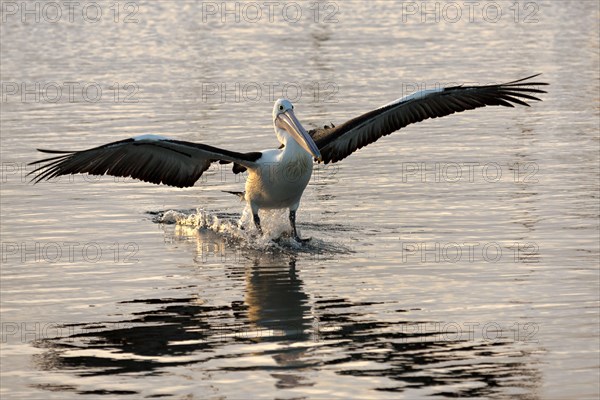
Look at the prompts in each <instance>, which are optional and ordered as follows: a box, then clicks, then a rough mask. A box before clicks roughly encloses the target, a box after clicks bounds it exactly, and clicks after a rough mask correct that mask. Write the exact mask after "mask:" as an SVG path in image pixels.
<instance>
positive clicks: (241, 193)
mask: <svg viewBox="0 0 600 400" xmlns="http://www.w3.org/2000/svg"><path fill="white" fill-rule="evenodd" d="M221 191H222V192H224V193H231V194H235V195H236V196H238V197H239V198H240V199H241V201H244V200H246V192H230V191H229V190H221Z"/></svg>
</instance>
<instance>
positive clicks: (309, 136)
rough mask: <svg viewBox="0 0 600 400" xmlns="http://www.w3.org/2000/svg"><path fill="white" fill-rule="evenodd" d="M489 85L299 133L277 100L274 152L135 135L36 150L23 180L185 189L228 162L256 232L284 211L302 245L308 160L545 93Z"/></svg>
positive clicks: (417, 96) (404, 102)
mask: <svg viewBox="0 0 600 400" xmlns="http://www.w3.org/2000/svg"><path fill="white" fill-rule="evenodd" d="M538 75H540V74H536V75H532V76H529V77H527V78H523V79H519V80H516V81H512V82H507V83H503V84H493V85H476V86H464V85H460V86H452V87H445V88H444V87H438V88H435V89H428V90H422V91H419V92H416V93H413V94H411V95H408V96H405V97H402V98H400V99H397V100H395V101H392V102H391V103H388V104H386V105H384V106H382V107H379V108H377V109H375V110H372V111H369V112H367V113H365V114H362V115H360V116H358V117H356V118H353V119H350V120H349V121H347V122H345V123H343V124H341V125H338V126H333V125H332V126H325V127H324V128H320V129H314V130H311V131H310V132H307V131H306V129H305V128H304V127H303V126H302V124H301V123H300V121H299V120H298V119H297V118H296V115H295V113H294V106H293V105H292V103H291V102H289V101H288V100H286V99H279V100H277V101H276V102H275V105H274V107H273V126H274V128H275V134H276V135H277V139H278V140H279V142H280V143H281V146H280V147H279V148H278V149H269V150H263V151H260V152H250V153H239V152H235V151H229V150H225V149H221V148H218V147H213V146H209V145H206V144H200V143H191V142H186V141H183V140H177V139H171V138H167V137H163V136H158V135H142V136H137V137H133V138H129V139H124V140H120V141H117V142H112V143H108V144H105V145H103V146H99V147H94V148H92V149H88V150H81V151H62V150H43V149H38V150H39V151H41V152H43V153H50V154H55V156H52V157H50V158H46V159H43V160H39V161H35V162H32V163H30V165H31V164H38V163H41V166H39V167H37V168H36V169H34V170H33V171H31V172H30V173H29V175H32V174H33V178H32V181H34V183H38V182H40V181H42V180H48V179H51V178H54V177H57V176H60V175H67V174H77V173H88V174H91V175H105V174H107V175H112V176H117V177H132V178H135V179H139V180H142V181H145V182H150V183H154V184H164V185H169V186H175V187H190V186H193V185H194V183H195V182H196V181H197V180H198V179H199V178H200V177H201V176H202V173H203V172H204V171H206V170H207V169H208V168H209V167H210V165H211V163H213V162H219V163H221V164H227V163H233V172H234V173H240V172H243V171H246V170H247V171H248V178H247V180H246V186H245V192H232V193H237V194H239V195H240V197H242V199H243V200H245V201H246V203H247V204H248V206H249V208H250V210H251V211H252V216H253V219H254V225H255V226H256V228H257V230H258V232H259V233H262V231H261V227H260V218H259V210H261V209H282V208H287V209H289V221H290V226H291V229H292V236H293V238H294V239H295V240H297V241H298V242H303V240H302V239H300V236H299V235H298V231H297V229H296V211H297V210H298V207H299V206H300V199H301V198H302V194H303V192H304V189H305V188H306V186H307V184H308V182H309V180H310V177H311V174H312V169H313V160H316V161H318V162H323V163H325V164H328V163H335V162H338V161H341V160H343V159H344V158H346V157H348V156H349V155H350V154H352V153H354V152H355V151H357V150H358V149H360V148H362V147H364V146H366V145H368V144H370V143H373V142H375V141H377V140H378V139H379V138H381V137H382V136H386V135H389V134H391V133H393V132H395V131H397V130H399V129H401V128H404V127H406V126H407V125H409V124H414V123H417V122H420V121H423V120H426V119H429V118H439V117H444V116H446V115H450V114H454V113H457V112H462V111H465V110H472V109H475V108H480V107H485V106H504V107H514V105H513V104H518V105H522V106H529V104H528V103H527V102H526V100H536V101H541V99H539V98H537V97H535V96H534V95H533V94H537V93H546V92H545V91H544V90H541V89H539V88H537V86H541V85H547V83H544V82H532V81H531V80H530V79H532V78H534V77H536V76H538Z"/></svg>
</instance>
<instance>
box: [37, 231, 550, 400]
mask: <svg viewBox="0 0 600 400" xmlns="http://www.w3.org/2000/svg"><path fill="white" fill-rule="evenodd" d="M167 237H168V238H169V239H170V240H172V241H173V242H175V243H174V245H177V246H178V247H184V248H186V246H185V245H184V246H181V245H182V243H187V245H189V248H190V249H191V252H192V253H194V256H195V260H196V261H195V263H194V264H191V266H190V267H189V275H190V276H191V277H193V278H197V279H194V280H195V281H194V283H195V285H190V286H188V287H185V288H178V289H179V292H182V291H184V292H186V294H187V295H186V296H182V297H179V298H158V299H152V298H151V299H133V300H130V301H127V302H123V303H122V304H121V307H126V306H127V305H128V304H134V303H135V305H136V306H138V307H139V306H145V307H146V310H145V311H141V312H133V313H131V318H129V319H126V320H123V321H119V323H118V324H114V323H106V322H98V323H96V324H89V325H81V326H80V327H79V329H78V330H79V331H80V332H78V333H75V334H71V335H68V336H65V337H59V338H53V339H45V340H42V341H40V342H37V343H35V345H36V346H38V347H42V348H46V349H47V350H46V351H45V352H44V353H42V354H41V355H39V356H35V357H34V361H35V364H36V365H37V367H38V368H39V369H41V370H54V371H56V370H58V371H63V372H66V373H71V374H74V375H77V376H101V375H109V376H114V375H122V374H130V373H145V374H153V375H155V374H157V373H160V372H161V371H162V370H164V369H165V368H167V367H173V366H180V365H195V368H193V369H191V370H193V371H198V370H200V371H201V370H203V366H202V365H203V364H205V363H210V369H211V370H212V371H215V370H218V371H220V372H221V373H224V374H228V373H232V374H235V372H248V371H252V372H256V373H261V372H263V373H268V374H269V375H270V376H271V377H272V378H275V379H276V381H275V386H276V387H277V388H279V389H288V388H296V387H305V386H312V385H316V384H317V383H318V382H316V381H315V377H317V376H318V375H317V374H315V372H319V371H321V370H323V369H327V370H329V371H331V370H333V371H335V373H336V374H337V375H338V376H340V378H341V377H369V378H370V379H374V380H369V381H366V382H365V384H367V385H373V387H372V390H374V392H373V393H374V395H375V393H377V392H379V393H381V394H382V395H383V397H385V393H386V392H398V393H403V392H407V391H410V392H408V393H413V394H414V393H415V391H419V390H423V392H421V393H433V394H436V395H440V396H452V397H454V396H461V397H494V396H502V395H503V394H506V393H507V391H510V392H511V393H515V394H519V395H521V396H523V397H528V398H532V397H536V390H537V387H538V386H539V382H540V373H539V371H538V369H537V367H536V361H535V360H536V353H538V352H539V351H540V349H539V345H537V344H528V343H516V342H515V341H511V340H497V341H483V340H477V339H474V340H473V339H471V340H464V339H463V340H448V339H444V337H445V336H444V334H445V333H444V332H441V331H439V329H440V326H442V325H440V324H439V323H436V321H429V322H430V324H429V327H430V328H429V329H428V330H426V331H422V330H415V329H414V326H416V324H417V322H415V321H411V320H409V318H407V316H409V315H411V313H415V311H411V310H397V311H398V312H397V313H395V315H391V316H390V313H389V312H388V313H384V314H387V316H385V318H386V320H377V319H375V317H374V316H375V315H382V314H381V313H378V312H376V310H377V309H378V307H381V306H384V307H385V308H386V309H390V307H392V305H390V304H382V303H375V302H360V303H359V302H353V301H351V300H349V299H345V298H334V297H331V296H329V297H325V296H323V295H322V294H320V293H312V294H310V295H309V294H307V293H306V288H305V285H304V283H303V281H302V279H301V274H299V271H300V272H301V271H302V269H304V268H307V269H309V268H311V267H310V264H308V263H305V262H302V261H300V262H299V261H298V260H301V258H300V255H298V254H291V252H286V251H270V252H266V251H259V250H254V251H250V250H248V251H246V252H244V253H243V254H244V255H243V256H241V257H238V258H237V260H236V261H237V262H236V263H225V264H223V263H222V262H221V261H218V262H216V263H215V265H214V266H215V268H213V265H211V261H210V260H209V259H208V258H207V257H206V254H202V255H200V254H198V253H200V252H204V251H205V249H206V248H208V247H211V246H212V247H211V248H213V249H217V248H219V249H222V250H223V251H230V250H231V246H232V245H231V244H228V243H227V241H226V240H225V239H224V238H223V237H222V236H220V235H219V234H217V233H215V232H211V231H200V232H198V230H195V232H193V233H191V232H185V229H184V230H183V231H182V229H180V228H175V229H173V230H172V231H171V232H167ZM221 246H225V247H221ZM228 247H229V249H228ZM299 264H300V265H302V269H300V268H299V266H298V265H299ZM223 265H224V268H223ZM194 269H195V270H194ZM211 271H219V273H221V274H223V273H225V274H226V276H227V278H224V279H225V280H228V281H229V283H228V285H229V286H232V287H233V289H231V290H232V292H231V293H229V294H223V293H222V294H221V296H219V297H218V298H216V296H213V297H215V298H210V297H208V296H209V295H211V289H210V285H211V282H212V280H210V279H206V276H204V275H202V274H204V273H209V274H210V273H216V272H211ZM312 272H314V271H312ZM195 273H198V274H199V276H197V277H195V276H194V275H195ZM203 278H204V279H203ZM239 284H242V285H243V288H244V289H243V290H244V293H243V294H241V293H239V290H240V289H239V288H240V287H242V286H240V285H239ZM212 290H222V289H220V288H216V289H212ZM240 295H241V297H240ZM227 296H230V297H231V298H235V297H238V298H239V300H234V301H231V302H229V303H225V304H216V301H218V299H223V298H227ZM398 296H399V297H401V294H398ZM392 314H394V313H392ZM416 314H419V315H420V314H421V313H420V312H419V310H417V311H416ZM381 318H384V317H381ZM114 326H116V328H114V329H113V327H114ZM436 327H437V328H436ZM436 329H438V331H436ZM90 350H95V352H92V353H90ZM67 351H68V353H69V354H68V355H66V352H67ZM90 354H93V355H90ZM265 357H267V358H270V359H272V360H273V363H266V365H265V361H264V359H265ZM232 359H233V360H236V362H235V363H232V362H231V360H232ZM238 361H240V362H238ZM197 373H198V374H200V372H197ZM96 384H97V383H96ZM106 384H107V385H110V381H107V382H106ZM319 384H320V385H326V383H322V382H319ZM212 386H214V385H212ZM212 386H211V387H212ZM51 390H55V391H56V390H59V391H60V390H65V391H67V390H69V391H76V392H77V393H89V391H87V392H86V391H85V390H83V389H79V388H75V387H56V386H55V387H52V388H51ZM103 393H104V394H106V393H112V392H110V390H109V389H105V390H104V392H103Z"/></svg>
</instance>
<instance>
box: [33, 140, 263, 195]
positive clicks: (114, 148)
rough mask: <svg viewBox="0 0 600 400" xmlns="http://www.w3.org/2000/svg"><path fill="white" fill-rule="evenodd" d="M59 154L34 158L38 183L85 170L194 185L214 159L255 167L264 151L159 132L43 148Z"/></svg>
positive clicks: (35, 179)
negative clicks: (81, 146)
mask: <svg viewBox="0 0 600 400" xmlns="http://www.w3.org/2000/svg"><path fill="white" fill-rule="evenodd" d="M38 150H39V151H41V152H43V153H51V154H60V155H58V156H55V157H51V158H46V159H44V160H40V161H35V162H32V163H30V165H31V164H38V163H42V165H41V166H40V167H38V168H36V169H35V170H33V171H32V172H30V173H29V174H28V175H32V174H33V175H34V176H33V179H32V180H33V181H35V183H37V182H39V181H41V180H44V179H46V180H47V179H51V178H54V177H56V176H60V175H69V174H77V173H85V172H87V173H88V174H91V175H105V174H106V175H112V176H121V177H132V178H135V179H139V180H142V181H145V182H151V183H155V184H161V183H162V184H165V185H169V186H176V187H188V186H193V185H194V183H195V182H196V181H197V180H198V179H199V178H200V176H202V173H203V172H204V171H206V170H207V169H208V168H209V167H210V164H211V163H212V162H215V161H219V162H221V163H230V162H233V163H235V164H236V165H238V164H239V165H243V166H245V167H253V166H255V165H256V163H255V161H256V160H258V159H259V158H260V157H261V156H262V153H258V152H254V153H237V152H233V151H228V150H223V149H219V148H217V147H212V146H207V145H205V144H199V143H190V142H184V141H182V140H174V139H168V138H165V137H162V136H156V135H143V136H137V137H134V138H130V139H125V140H121V141H118V142H113V143H108V144H105V145H103V146H99V147H94V148H93V149H89V150H82V151H57V150H42V149H38Z"/></svg>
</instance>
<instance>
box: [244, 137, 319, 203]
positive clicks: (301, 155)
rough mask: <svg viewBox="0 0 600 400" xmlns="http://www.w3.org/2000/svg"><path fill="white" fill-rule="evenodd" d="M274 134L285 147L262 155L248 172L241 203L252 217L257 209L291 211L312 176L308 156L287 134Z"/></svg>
mask: <svg viewBox="0 0 600 400" xmlns="http://www.w3.org/2000/svg"><path fill="white" fill-rule="evenodd" d="M277 131H278V132H277V134H278V135H277V136H278V137H279V138H280V140H281V141H282V143H283V144H284V145H285V147H284V148H283V149H275V150H265V151H262V157H261V158H259V159H258V160H257V161H256V163H257V164H258V167H256V168H249V169H248V179H247V180H246V194H245V199H246V201H247V202H248V204H249V205H250V207H251V208H252V213H253V214H256V213H257V212H258V210H259V209H261V208H264V209H274V208H289V209H290V210H294V211H295V210H296V209H297V208H298V206H299V205H300V198H301V197H302V193H303V192H304V189H306V186H307V185H308V182H309V181H310V177H311V175H312V169H313V160H312V156H311V155H310V154H309V153H307V152H306V151H305V150H304V149H303V148H302V147H300V145H299V144H298V143H297V142H296V141H295V140H293V139H292V138H291V137H289V135H288V134H287V132H285V131H283V130H279V129H277ZM281 131H283V132H281ZM288 138H289V140H288Z"/></svg>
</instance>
